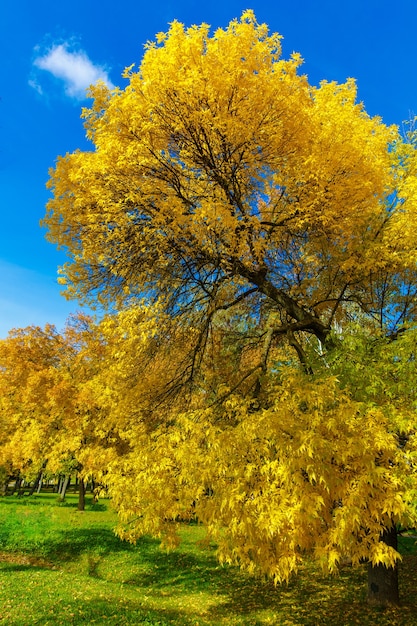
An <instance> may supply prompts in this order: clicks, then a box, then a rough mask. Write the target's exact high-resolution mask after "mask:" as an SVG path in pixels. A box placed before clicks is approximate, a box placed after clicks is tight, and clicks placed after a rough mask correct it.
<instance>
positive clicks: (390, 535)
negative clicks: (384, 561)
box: [368, 525, 400, 606]
mask: <svg viewBox="0 0 417 626" xmlns="http://www.w3.org/2000/svg"><path fill="white" fill-rule="evenodd" d="M381 541H383V542H384V543H386V544H387V545H388V546H391V547H392V548H394V549H395V550H396V549H397V545H398V544H397V529H396V527H395V526H394V525H393V526H392V527H391V528H389V529H388V530H384V532H383V534H382V536H381ZM399 600H400V598H399V592H398V566H395V567H385V565H372V563H368V602H369V603H370V604H379V605H383V606H386V605H390V604H399Z"/></svg>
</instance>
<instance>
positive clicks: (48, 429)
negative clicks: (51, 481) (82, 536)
mask: <svg viewBox="0 0 417 626" xmlns="http://www.w3.org/2000/svg"><path fill="white" fill-rule="evenodd" d="M101 351H102V342H101V337H100V334H99V332H98V331H97V326H96V325H95V323H94V321H93V320H92V318H90V317H88V316H86V315H84V314H78V315H74V316H72V317H71V318H69V319H68V321H67V324H66V326H65V328H64V330H63V332H61V333H59V332H58V331H57V330H56V328H55V327H54V326H51V325H46V326H45V328H44V329H42V328H39V327H35V326H31V327H28V328H24V329H16V330H12V331H10V333H9V336H8V337H7V338H6V339H3V340H1V341H0V426H1V428H2V434H3V436H2V440H1V443H0V465H3V466H5V467H8V468H9V470H10V471H19V472H21V473H22V475H25V476H26V477H27V478H32V479H33V478H34V477H35V476H37V475H39V477H40V472H41V471H42V470H44V469H45V468H46V467H47V469H48V472H50V473H56V474H59V473H61V472H62V471H63V469H64V468H65V473H68V472H71V471H72V472H73V473H74V474H75V475H77V476H78V478H79V482H80V507H81V508H82V497H83V486H84V482H83V481H84V478H85V477H86V476H92V475H93V474H94V470H95V469H96V468H97V466H98V465H99V463H100V460H103V456H105V452H104V451H105V450H106V449H107V448H108V447H111V443H110V442H109V439H111V438H110V436H109V433H108V432H106V431H105V430H104V428H105V427H104V419H103V417H104V416H103V411H102V409H101V407H100V406H99V405H98V404H97V401H96V393H95V391H94V376H95V374H96V373H97V371H98V369H99V368H100V367H101V365H102V364H101V358H100V355H101ZM98 449H100V450H103V452H102V453H101V454H100V455H98V454H97V450H98ZM99 469H100V471H101V469H102V468H101V467H100V468H99Z"/></svg>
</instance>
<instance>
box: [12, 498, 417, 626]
mask: <svg viewBox="0 0 417 626" xmlns="http://www.w3.org/2000/svg"><path fill="white" fill-rule="evenodd" d="M114 524H115V516H114V513H113V512H112V511H110V510H107V507H106V503H103V502H100V503H99V504H95V505H94V504H92V503H90V502H89V501H88V500H87V507H86V511H85V512H82V513H80V512H78V511H77V509H76V499H75V496H72V495H69V496H67V500H66V502H65V503H64V504H60V503H58V502H57V498H56V495H52V494H39V495H37V496H32V497H31V498H17V497H3V498H0V623H2V624H7V625H14V626H29V625H31V624H39V625H42V626H47V625H59V624H63V625H65V624H108V625H114V626H116V625H118V626H123V625H125V624H132V625H139V624H143V625H145V626H146V625H149V626H151V625H152V626H156V625H165V624H176V625H179V626H186V625H189V626H191V625H196V626H197V625H199V626H206V625H219V626H220V625H225V626H226V625H236V626H237V625H244V624H245V625H247V626H249V625H250V626H255V625H259V626H260V625H262V624H265V625H266V624H273V625H279V626H281V625H282V626H290V625H291V626H293V625H294V626H295V625H298V624H300V625H309V626H327V625H328V626H330V625H331V626H349V625H351V624H360V625H361V626H367V625H369V626H374V625H375V624H378V626H387V625H389V624H391V625H399V626H413V625H416V626H417V555H416V554H415V549H414V540H413V539H408V540H407V539H402V540H401V550H402V552H403V553H404V558H403V563H402V565H401V572H400V580H401V596H402V602H403V604H402V607H401V608H400V609H385V610H381V609H375V608H370V607H368V606H367V605H366V604H365V596H366V572H365V569H364V568H360V569H352V568H350V567H346V568H345V569H343V570H342V571H341V573H340V576H338V577H337V578H332V579H328V578H324V577H323V576H322V575H321V574H320V573H319V572H318V571H317V570H316V569H314V567H312V566H305V568H304V570H303V571H302V572H301V574H300V575H299V576H298V577H297V578H294V580H292V581H291V583H290V584H289V585H288V586H283V587H279V588H274V587H273V585H271V584H270V583H265V582H263V581H259V580H254V579H252V578H249V577H248V576H246V575H244V574H242V573H241V572H240V571H238V570H237V569H235V568H230V567H222V566H220V565H219V564H218V563H217V561H216V559H215V556H214V553H213V552H210V550H208V549H204V550H202V549H200V548H198V547H196V545H195V541H196V540H197V539H198V538H200V537H202V536H203V532H202V529H201V528H200V527H198V526H195V525H190V526H184V528H183V531H182V536H183V542H182V544H181V546H180V548H179V549H178V550H177V551H176V552H173V553H169V554H166V553H165V552H162V551H161V550H160V549H159V545H158V542H157V541H154V540H152V539H148V538H145V539H142V540H141V541H139V542H138V544H137V545H136V546H132V545H129V544H127V543H124V542H121V541H120V540H119V539H118V538H117V537H115V535H114V534H113V531H112V529H113V527H114Z"/></svg>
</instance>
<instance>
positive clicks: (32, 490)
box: [29, 462, 46, 496]
mask: <svg viewBox="0 0 417 626" xmlns="http://www.w3.org/2000/svg"><path fill="white" fill-rule="evenodd" d="M45 467H46V462H45V463H43V464H42V467H41V469H40V470H39V472H38V475H37V476H36V478H35V480H34V481H33V485H32V486H31V488H30V491H29V495H30V496H33V494H34V493H35V491H36V492H37V493H39V492H40V490H41V486H42V477H43V470H44V469H45Z"/></svg>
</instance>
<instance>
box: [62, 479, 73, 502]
mask: <svg viewBox="0 0 417 626" xmlns="http://www.w3.org/2000/svg"><path fill="white" fill-rule="evenodd" d="M70 481H71V474H67V476H65V480H64V481H63V483H62V485H61V491H60V499H61V500H62V501H64V500H65V494H66V493H67V489H68V485H69V484H70Z"/></svg>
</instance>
